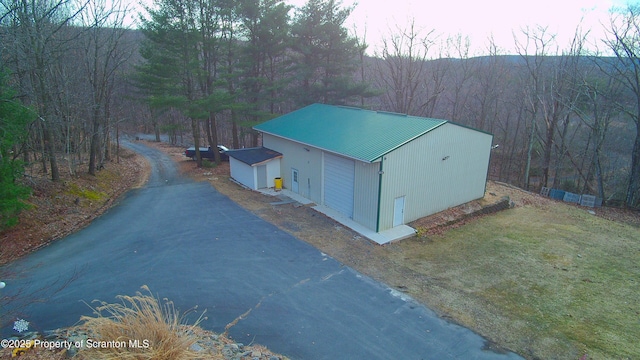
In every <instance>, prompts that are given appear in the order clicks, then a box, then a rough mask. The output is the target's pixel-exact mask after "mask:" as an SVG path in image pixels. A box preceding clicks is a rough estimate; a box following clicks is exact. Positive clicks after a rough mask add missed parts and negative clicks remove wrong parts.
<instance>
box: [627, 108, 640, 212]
mask: <svg viewBox="0 0 640 360" xmlns="http://www.w3.org/2000/svg"><path fill="white" fill-rule="evenodd" d="M639 103H640V101H639ZM639 192H640V119H636V139H635V142H634V144H633V151H632V153H631V173H630V174H629V186H628V187H627V197H626V201H625V203H626V205H627V206H628V207H631V208H636V207H638V206H639V205H640V194H638V193H639Z"/></svg>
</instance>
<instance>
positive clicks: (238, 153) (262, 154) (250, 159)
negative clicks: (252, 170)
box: [225, 147, 282, 166]
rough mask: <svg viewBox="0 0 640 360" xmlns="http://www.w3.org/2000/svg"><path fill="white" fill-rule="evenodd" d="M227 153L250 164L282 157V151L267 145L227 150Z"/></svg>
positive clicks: (259, 163) (253, 164)
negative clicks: (268, 147) (269, 147)
mask: <svg viewBox="0 0 640 360" xmlns="http://www.w3.org/2000/svg"><path fill="white" fill-rule="evenodd" d="M225 154H227V155H229V157H232V158H234V159H236V160H238V161H241V162H243V163H245V164H247V165H250V166H256V165H261V164H263V163H265V162H267V161H269V160H272V159H277V158H281V157H282V154H281V153H279V152H277V151H275V150H271V149H267V148H265V147H256V148H247V149H234V150H227V151H225Z"/></svg>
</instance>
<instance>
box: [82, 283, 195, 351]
mask: <svg viewBox="0 0 640 360" xmlns="http://www.w3.org/2000/svg"><path fill="white" fill-rule="evenodd" d="M142 290H143V291H145V293H144V294H143V293H142V292H136V295H135V296H125V295H120V296H118V299H119V300H120V301H121V302H120V303H114V304H109V303H105V302H100V306H98V307H96V308H94V309H93V310H94V314H95V317H88V316H83V317H82V318H81V319H80V320H81V321H84V324H83V327H84V328H86V330H87V333H88V334H89V336H90V339H89V340H87V341H92V342H93V343H95V342H102V341H104V342H106V343H104V345H105V346H104V347H102V346H100V347H98V348H95V347H94V348H89V347H87V346H85V347H83V348H82V349H81V351H80V353H79V355H80V356H81V358H83V359H97V360H100V359H135V360H142V359H154V360H165V359H166V360H173V359H185V360H188V359H197V358H200V357H201V356H202V354H199V353H198V352H196V351H194V350H192V349H191V346H192V345H193V344H195V343H196V341H197V340H198V338H197V337H196V336H195V335H194V333H195V330H197V327H198V323H199V322H200V321H201V320H203V318H202V316H200V318H198V320H196V322H195V324H193V325H187V324H186V322H185V318H184V315H185V314H182V315H181V314H180V312H179V311H178V310H176V308H175V306H174V304H173V303H172V302H171V301H168V300H167V299H164V300H163V301H162V302H161V301H160V300H159V299H157V298H156V297H155V296H153V294H152V293H151V291H150V290H149V288H148V287H146V286H143V287H142ZM136 340H137V341H138V344H139V345H140V346H139V347H134V346H130V341H131V342H132V343H133V342H134V341H136ZM145 341H146V342H145ZM115 342H121V343H120V344H125V346H115V345H117V344H115ZM99 344H101V343H99ZM147 344H148V346H145V345H147Z"/></svg>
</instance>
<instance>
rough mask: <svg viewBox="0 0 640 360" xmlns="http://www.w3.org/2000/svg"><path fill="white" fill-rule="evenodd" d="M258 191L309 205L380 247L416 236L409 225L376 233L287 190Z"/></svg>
mask: <svg viewBox="0 0 640 360" xmlns="http://www.w3.org/2000/svg"><path fill="white" fill-rule="evenodd" d="M258 191H259V192H261V193H263V194H265V195H271V196H277V197H279V198H282V197H283V196H286V197H288V198H290V199H292V200H294V201H296V202H299V203H300V204H302V205H309V206H311V208H312V209H314V210H315V211H317V212H319V213H321V214H324V215H325V216H327V217H329V218H331V219H333V220H335V221H337V222H338V223H340V224H342V225H344V226H345V227H348V228H349V229H351V230H353V231H355V232H357V233H358V234H360V236H362V237H364V238H366V239H369V240H371V241H373V242H375V243H376V244H379V245H385V244H388V243H391V242H394V241H400V240H403V239H407V238H410V237H412V236H414V235H415V234H416V231H415V229H414V228H412V227H411V226H408V225H400V226H396V227H394V228H391V229H388V230H385V231H381V232H375V231H373V230H371V229H369V228H367V227H366V226H364V225H361V224H358V223H357V222H355V221H353V219H350V218H349V217H347V216H345V215H344V214H342V213H340V212H338V211H336V210H333V209H331V208H329V207H327V206H324V205H317V204H315V203H314V202H313V201H311V200H309V199H307V198H305V197H303V196H301V195H299V194H296V193H294V192H292V191H290V190H287V189H282V190H280V191H275V190H274V189H272V188H270V189H260V190H258ZM285 203H289V202H284V201H283V202H282V204H285Z"/></svg>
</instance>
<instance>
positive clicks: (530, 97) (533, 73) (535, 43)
mask: <svg viewBox="0 0 640 360" xmlns="http://www.w3.org/2000/svg"><path fill="white" fill-rule="evenodd" d="M522 33H523V34H524V35H525V37H524V39H525V42H524V43H523V42H521V41H520V40H519V39H518V37H516V36H515V35H514V39H515V46H516V51H517V52H518V55H520V57H521V59H522V60H523V61H524V64H525V70H526V72H525V74H526V75H525V78H524V79H522V82H523V88H524V90H525V93H526V99H527V102H528V103H529V109H528V113H529V115H530V119H531V120H530V125H529V126H530V127H529V131H530V132H529V139H528V141H527V158H526V164H525V170H524V188H525V189H529V182H530V179H529V178H530V171H531V158H532V153H533V147H534V143H535V141H536V132H537V128H538V125H537V121H538V116H539V115H540V113H541V112H542V111H543V107H542V105H545V106H547V103H546V102H545V101H544V100H543V94H544V93H545V91H548V86H549V85H547V84H546V83H545V81H544V72H545V70H544V68H543V65H544V63H545V60H547V59H548V56H549V47H550V46H552V45H553V44H554V41H555V35H549V34H548V33H547V29H546V28H544V27H538V28H537V29H534V30H531V29H529V28H525V29H522ZM532 50H533V54H531V51H532ZM544 111H545V112H546V114H547V115H548V114H549V113H550V111H551V110H550V109H549V107H548V106H547V107H546V108H544ZM545 121H546V122H545V123H546V124H547V129H549V128H550V127H551V126H552V124H551V123H550V121H551V117H549V116H545ZM553 125H554V124H553ZM554 126H555V125H554ZM554 129H555V127H554Z"/></svg>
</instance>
